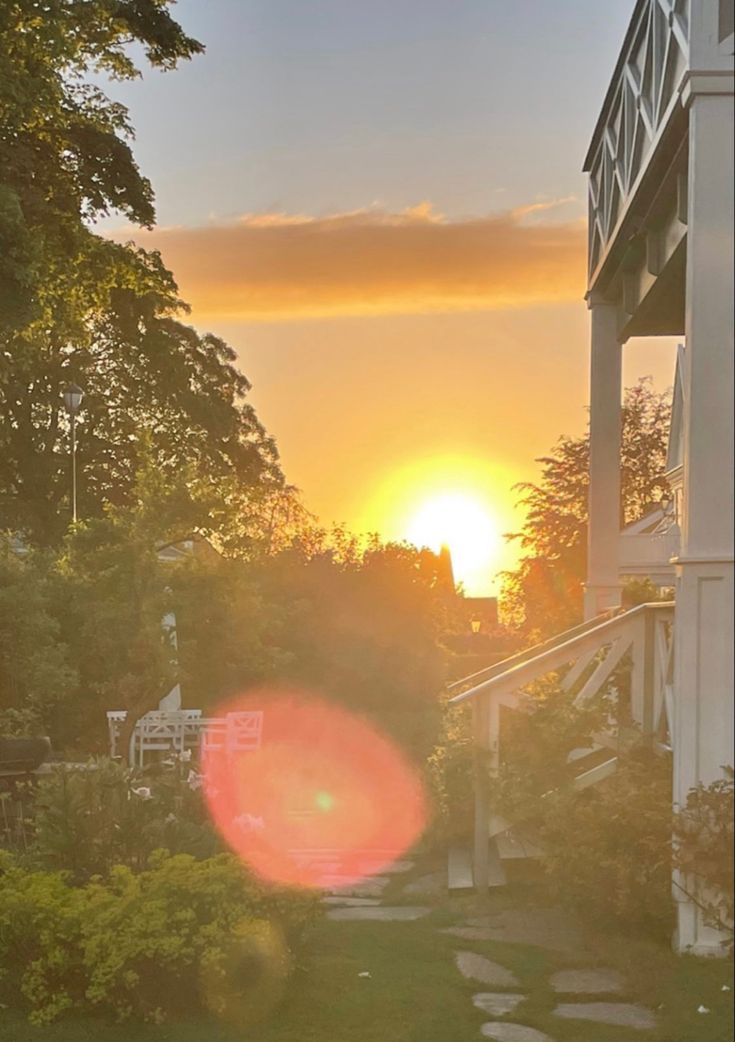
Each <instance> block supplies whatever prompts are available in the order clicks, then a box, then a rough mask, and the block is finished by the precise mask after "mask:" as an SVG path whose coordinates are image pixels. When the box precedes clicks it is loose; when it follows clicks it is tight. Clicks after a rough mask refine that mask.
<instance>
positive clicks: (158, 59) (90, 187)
mask: <svg viewBox="0 0 735 1042" xmlns="http://www.w3.org/2000/svg"><path fill="white" fill-rule="evenodd" d="M170 6H171V5H170V0H116V2H114V3H111V2H109V0H7V2H6V3H4V4H3V5H2V9H1V10H0V171H2V173H0V215H1V216H0V221H2V223H1V224H0V229H1V230H2V232H3V239H4V243H5V242H7V244H8V247H9V250H8V252H6V251H5V250H3V255H4V256H3V267H2V268H1V269H0V278H1V280H2V281H0V328H2V323H3V322H5V323H9V324H10V326H11V328H16V327H18V326H19V325H20V326H22V325H24V324H25V322H26V321H27V320H28V318H29V317H31V316H32V315H34V314H35V315H36V316H40V314H41V313H42V312H43V310H44V304H48V289H49V286H53V287H54V288H55V291H54V296H55V297H56V298H57V300H61V299H63V296H62V295H61V294H60V293H59V292H58V290H59V289H61V288H62V287H61V286H59V285H58V282H59V279H60V277H62V274H63V273H62V269H63V268H64V267H65V268H66V269H67V272H68V274H67V276H66V278H63V277H62V280H61V281H62V283H63V284H64V286H65V288H67V289H71V290H73V289H74V285H75V274H76V273H75V271H74V268H75V265H76V263H78V262H79V261H80V260H82V259H83V258H84V257H85V256H86V255H87V253H88V251H90V250H91V251H93V252H96V251H98V250H99V248H100V244H99V242H98V241H97V240H96V237H95V236H94V235H93V233H92V232H91V231H90V230H89V228H88V225H87V222H88V221H90V220H94V219H95V218H96V217H98V216H100V215H103V214H107V213H109V212H111V211H113V210H114V211H117V212H119V213H121V214H123V215H124V216H125V217H127V218H128V219H129V220H130V221H132V222H133V223H135V224H143V225H150V224H152V223H153V220H154V209H153V192H152V189H151V186H150V183H149V182H148V181H147V179H146V178H144V177H143V176H142V175H141V173H140V171H139V170H138V167H137V165H136V163H135V159H134V158H133V154H132V151H131V149H130V144H129V140H130V138H131V136H132V131H131V128H130V125H129V122H128V114H127V111H126V110H125V108H124V106H122V105H120V104H118V103H116V102H113V101H111V100H110V99H109V98H107V97H106V96H105V94H104V92H103V91H102V90H101V89H100V88H99V87H98V86H97V85H95V84H94V83H91V82H89V74H90V73H91V72H94V73H103V74H107V75H109V76H111V77H113V78H115V79H133V78H134V77H136V76H138V75H140V73H139V70H138V69H137V67H136V65H135V62H134V60H133V57H132V53H133V51H132V49H131V44H138V45H140V46H141V47H142V51H143V54H144V55H145V58H146V59H147V61H148V62H149V63H150V64H151V65H152V66H154V67H157V68H164V69H165V68H173V67H174V66H175V65H176V64H177V63H178V61H179V60H181V59H185V58H189V57H191V56H192V55H193V54H196V53H197V52H199V51H201V50H202V46H201V44H200V43H198V42H197V41H196V40H193V39H192V38H191V37H188V36H187V35H186V34H185V33H184V32H183V30H182V29H181V27H180V26H179V25H178V24H177V23H176V22H175V21H174V20H173V19H172V18H171V16H170V14H169V13H168V8H169V7H170Z"/></svg>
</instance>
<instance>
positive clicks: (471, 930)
mask: <svg viewBox="0 0 735 1042" xmlns="http://www.w3.org/2000/svg"><path fill="white" fill-rule="evenodd" d="M439 932H440V933H446V934H449V936H450V937H460V938H461V939H462V940H463V941H495V940H497V936H496V931H495V930H489V929H487V928H484V927H481V926H449V927H447V929H446V930H440V931H439Z"/></svg>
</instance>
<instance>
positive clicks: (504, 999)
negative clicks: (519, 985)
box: [472, 991, 526, 1017]
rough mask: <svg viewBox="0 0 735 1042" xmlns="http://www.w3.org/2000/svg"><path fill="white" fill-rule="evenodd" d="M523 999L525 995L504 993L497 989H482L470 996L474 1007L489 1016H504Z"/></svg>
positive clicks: (523, 1000)
mask: <svg viewBox="0 0 735 1042" xmlns="http://www.w3.org/2000/svg"><path fill="white" fill-rule="evenodd" d="M525 1001H526V996H525V995H505V994H503V993H502V992H499V991H482V992H480V994H479V995H474V996H473V997H472V1002H473V1004H474V1006H475V1008H476V1009H480V1010H482V1012H483V1013H487V1014H488V1016H491V1017H506V1016H507V1015H508V1014H509V1013H513V1012H514V1011H515V1009H516V1008H517V1007H518V1006H520V1004H521V1003H522V1002H525Z"/></svg>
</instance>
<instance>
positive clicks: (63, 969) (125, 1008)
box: [0, 852, 318, 1024]
mask: <svg viewBox="0 0 735 1042" xmlns="http://www.w3.org/2000/svg"><path fill="white" fill-rule="evenodd" d="M317 910H318V903H317V901H316V899H315V898H314V897H313V896H312V895H309V894H305V893H301V892H298V891H294V890H288V891H287V890H283V889H280V890H277V889H267V888H265V887H264V886H262V885H261V884H259V883H258V882H256V881H255V880H254V879H253V878H252V877H251V876H249V875H247V874H246V872H245V871H244V869H243V868H242V866H241V865H240V864H239V862H238V861H237V860H236V859H235V858H234V857H233V856H231V855H229V854H221V855H219V856H217V857H214V858H210V859H207V860H204V861H197V860H196V859H195V858H193V857H191V856H190V855H187V854H179V855H176V856H173V857H171V856H168V855H166V854H165V853H163V852H160V853H158V854H156V855H154V857H153V858H152V859H151V865H150V867H149V868H148V869H146V870H145V871H143V872H139V873H137V874H136V873H134V872H133V871H131V869H130V868H128V867H127V866H124V865H120V866H116V867H115V868H113V870H112V871H111V872H110V874H109V876H107V877H106V878H105V879H102V878H98V879H93V880H91V881H90V882H89V883H87V884H86V885H85V886H83V887H74V886H72V885H71V884H70V883H69V881H68V880H67V879H66V878H64V876H63V875H62V874H59V873H46V872H35V873H25V872H22V871H21V870H20V869H19V868H17V867H13V866H12V865H10V866H6V870H5V872H4V875H3V878H2V885H1V886H0V971H1V972H2V978H1V979H2V982H3V987H4V992H5V999H6V1001H7V1002H8V1003H12V1004H14V1005H17V1004H19V1003H20V1004H23V1005H25V1006H26V1007H28V1008H29V1009H30V1019H31V1020H32V1021H33V1022H34V1023H45V1022H48V1021H51V1020H54V1019H57V1018H58V1017H59V1016H61V1015H62V1014H63V1013H65V1012H67V1011H68V1010H71V1009H78V1010H79V1009H82V1010H83V1009H90V1010H92V1009H94V1010H98V1011H100V1012H104V1013H106V1014H107V1015H109V1016H112V1017H114V1018H115V1019H116V1020H121V1021H122V1020H128V1019H131V1018H133V1019H140V1020H147V1021H152V1022H159V1021H163V1020H166V1019H168V1018H171V1017H177V1016H179V1015H183V1014H186V1013H191V1012H194V1011H196V1010H198V1009H202V1008H204V1009H207V1008H209V1009H211V1010H213V1011H216V1012H218V1013H219V1014H221V1015H223V1016H225V1017H227V1016H229V1017H231V1018H232V1019H233V1020H235V1021H237V1022H238V1023H240V1024H242V1023H244V1022H248V1021H249V1020H257V1019H259V1018H260V1017H262V1016H264V1015H265V1013H267V1012H268V1010H269V1009H270V1008H271V1007H272V1006H273V1005H274V1004H275V1003H276V1002H277V1001H278V999H279V998H280V995H281V993H282V991H283V988H284V986H285V983H286V981H287V979H288V976H289V974H290V972H291V970H292V968H293V965H294V961H295V959H296V958H297V957H298V954H299V951H300V949H301V947H302V944H303V940H304V933H305V930H306V928H307V927H308V925H309V924H310V923H311V922H312V921H313V920H314V918H315V916H316V914H317Z"/></svg>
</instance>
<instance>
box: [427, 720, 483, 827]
mask: <svg viewBox="0 0 735 1042" xmlns="http://www.w3.org/2000/svg"><path fill="white" fill-rule="evenodd" d="M428 775H429V781H430V783H431V791H432V795H433V799H434V814H435V817H434V832H435V835H436V837H437V839H439V840H441V842H447V843H452V842H455V841H458V840H466V839H467V838H468V837H469V836H471V835H472V822H473V801H472V790H473V741H472V716H471V712H470V707H469V706H466V705H465V706H461V705H460V706H451V705H449V703H448V700H445V702H444V704H443V706H442V722H441V732H440V735H439V740H438V742H437V744H436V746H435V748H434V750H433V752H432V753H431V755H430V756H429V760H428Z"/></svg>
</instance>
